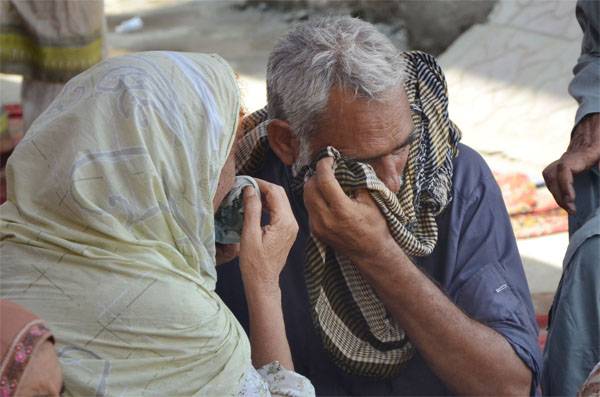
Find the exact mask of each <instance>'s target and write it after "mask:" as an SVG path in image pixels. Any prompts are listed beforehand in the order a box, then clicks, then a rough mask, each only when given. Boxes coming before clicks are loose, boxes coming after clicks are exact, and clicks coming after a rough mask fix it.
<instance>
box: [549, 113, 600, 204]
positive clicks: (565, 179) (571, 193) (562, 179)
mask: <svg viewBox="0 0 600 397" xmlns="http://www.w3.org/2000/svg"><path fill="white" fill-rule="evenodd" d="M595 165H598V166H600V113H593V114H591V115H589V116H587V117H586V118H584V119H583V120H582V121H581V122H580V123H579V125H577V127H576V128H575V131H574V132H573V136H572V137H571V143H570V144H569V147H568V148H567V151H566V152H565V153H564V154H563V155H562V156H561V157H560V159H558V160H556V161H555V162H553V163H551V164H550V165H549V166H547V167H546V169H544V172H543V175H544V180H545V181H546V186H547V187H548V190H550V192H552V195H553V196H554V199H555V200H556V202H557V203H558V205H560V206H561V207H562V208H564V209H565V210H567V211H568V212H569V213H571V214H574V213H575V211H576V209H575V189H574V187H573V177H574V175H576V174H578V173H580V172H583V171H585V170H588V169H590V168H592V167H593V166H595Z"/></svg>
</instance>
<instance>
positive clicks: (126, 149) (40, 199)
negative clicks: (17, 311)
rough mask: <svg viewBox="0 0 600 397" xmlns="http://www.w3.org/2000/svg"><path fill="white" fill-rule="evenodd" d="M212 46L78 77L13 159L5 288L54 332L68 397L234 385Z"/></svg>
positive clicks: (227, 131) (223, 146)
mask: <svg viewBox="0 0 600 397" xmlns="http://www.w3.org/2000/svg"><path fill="white" fill-rule="evenodd" d="M239 106H240V105H239V93H238V88H237V84H236V81H235V77H234V74H233V73H232V71H231V69H230V68H229V66H228V65H227V64H226V63H225V62H224V61H223V60H222V59H221V58H219V57H218V56H214V55H201V54H182V53H173V52H150V53H142V54H134V55H128V56H124V57H119V58H113V59H110V60H107V61H104V62H102V63H100V64H98V65H96V66H95V67H93V68H92V69H90V70H88V71H87V72H85V73H83V74H81V75H79V76H77V77H76V78H74V79H73V80H71V81H70V82H69V83H68V84H67V85H66V87H65V89H64V91H63V92H62V93H61V94H60V95H59V97H58V98H57V99H56V100H55V101H54V102H53V104H52V105H51V106H50V107H49V109H48V110H47V111H46V112H45V113H44V114H42V116H41V117H40V118H39V119H38V120H37V121H36V122H35V123H34V124H33V126H32V127H31V129H30V130H29V132H28V133H27V135H26V137H25V140H24V141H22V142H21V143H20V144H19V145H18V147H17V148H16V150H15V152H14V154H13V155H12V156H11V158H10V160H9V162H8V166H7V183H8V201H7V202H6V203H5V204H4V205H3V206H2V207H0V239H1V243H0V244H1V245H0V261H1V264H0V275H1V277H2V282H1V284H0V297H1V298H4V299H9V300H12V301H14V302H16V303H19V304H21V305H23V306H25V307H27V308H28V309H29V310H31V311H32V312H34V313H35V314H37V315H39V316H40V317H42V318H43V319H45V320H46V321H47V322H48V323H49V326H50V327H51V328H52V330H53V332H54V334H55V337H56V342H57V348H58V351H59V355H60V359H61V363H62V365H63V369H64V373H65V385H66V391H67V395H69V394H70V395H85V396H100V395H136V396H139V395H144V396H146V395H148V396H150V395H152V396H154V395H156V396H173V395H209V396H212V395H214V396H225V395H235V394H237V392H238V389H239V383H240V381H241V379H242V377H243V374H244V371H245V370H246V369H247V368H248V367H249V366H250V353H249V344H248V340H247V338H246V336H245V334H244V331H243V329H242V328H241V327H240V325H239V324H238V322H237V321H236V320H235V318H234V317H233V315H232V314H231V312H230V311H229V310H228V309H227V308H226V306H225V305H224V304H223V302H222V301H221V300H220V299H219V297H218V296H217V295H216V294H215V292H214V288H215V282H216V271H215V260H214V256H215V255H214V254H215V252H214V224H213V206H212V198H213V196H214V194H215V191H216V186H217V181H218V178H219V174H220V170H221V168H222V166H223V164H224V162H225V159H226V158H227V155H228V153H229V151H230V150H231V146H232V143H233V138H234V131H235V128H236V122H237V116H238V111H239Z"/></svg>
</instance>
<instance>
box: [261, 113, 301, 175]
mask: <svg viewBox="0 0 600 397" xmlns="http://www.w3.org/2000/svg"><path fill="white" fill-rule="evenodd" d="M267 137H268V139H269V146H271V149H273V152H275V154H276V155H277V157H279V160H281V161H282V162H283V164H285V165H292V164H294V162H295V161H296V159H297V158H298V154H299V153H300V141H299V140H298V138H297V137H296V135H294V133H293V131H292V129H291V128H290V125H289V123H288V122H287V121H284V120H278V119H275V120H271V122H270V123H269V125H268V126H267Z"/></svg>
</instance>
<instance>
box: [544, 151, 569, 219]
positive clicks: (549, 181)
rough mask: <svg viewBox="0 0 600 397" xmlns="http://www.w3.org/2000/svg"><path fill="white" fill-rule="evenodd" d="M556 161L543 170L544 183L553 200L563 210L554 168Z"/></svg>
mask: <svg viewBox="0 0 600 397" xmlns="http://www.w3.org/2000/svg"><path fill="white" fill-rule="evenodd" d="M557 164H558V161H555V162H553V163H552V164H550V165H549V166H547V167H546V169H544V172H543V175H544V181H545V182H546V187H547V188H548V190H549V191H550V193H552V196H553V197H554V200H555V201H556V202H557V203H558V205H560V206H561V207H563V208H564V206H563V198H562V195H561V192H560V188H559V187H558V180H557V179H556V166H557Z"/></svg>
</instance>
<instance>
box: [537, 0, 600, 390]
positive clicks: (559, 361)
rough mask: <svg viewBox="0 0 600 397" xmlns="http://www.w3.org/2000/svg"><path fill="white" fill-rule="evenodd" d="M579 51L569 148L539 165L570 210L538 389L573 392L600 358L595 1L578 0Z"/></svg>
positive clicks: (599, 74) (598, 10)
mask: <svg viewBox="0 0 600 397" xmlns="http://www.w3.org/2000/svg"><path fill="white" fill-rule="evenodd" d="M576 15H577V19H578V21H579V24H580V26H581V28H582V30H583V42H582V46H581V56H580V57H579V60H578V62H577V65H576V66H575V68H574V69H573V72H574V77H573V80H572V81H571V84H570V85H569V92H570V93H571V95H572V96H573V97H574V98H575V99H576V100H577V101H578V103H579V108H578V110H577V114H576V116H575V127H574V128H573V131H572V132H571V142H570V144H569V147H568V148H567V150H566V152H565V153H564V154H563V155H562V156H561V157H560V159H558V160H556V161H555V162H553V163H552V164H550V165H549V166H548V167H547V168H546V169H545V170H544V173H543V175H544V179H545V181H546V185H547V186H548V189H549V190H550V191H551V192H552V194H553V195H554V198H555V199H556V201H557V202H558V204H559V205H560V206H561V207H563V208H564V209H565V210H567V211H568V212H569V246H568V248H567V252H566V255H565V258H564V262H563V275H562V279H561V281H560V284H559V286H558V289H557V291H556V295H555V297H554V302H553V303H552V308H551V309H550V316H549V323H548V339H547V342H546V348H545V352H544V371H543V376H542V389H543V392H544V394H546V395H569V396H573V395H575V394H576V393H577V391H578V390H579V389H580V387H581V385H582V383H583V382H584V381H585V379H586V377H587V375H588V374H589V372H590V370H591V369H592V368H593V367H594V365H595V364H596V363H597V362H598V361H600V171H599V167H600V2H599V1H597V0H579V1H578V2H577V7H576Z"/></svg>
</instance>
